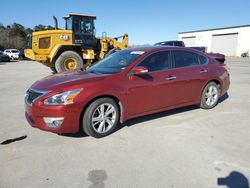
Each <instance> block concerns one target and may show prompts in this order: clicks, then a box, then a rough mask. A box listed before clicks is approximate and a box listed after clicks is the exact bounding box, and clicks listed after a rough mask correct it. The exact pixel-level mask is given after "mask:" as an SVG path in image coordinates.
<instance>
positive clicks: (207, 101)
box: [200, 82, 220, 109]
mask: <svg viewBox="0 0 250 188" xmlns="http://www.w3.org/2000/svg"><path fill="white" fill-rule="evenodd" d="M219 96H220V87H219V85H218V84H216V83H215V82H209V83H208V84H207V85H206V87H205V88H204V89H203V92H202V96H201V103H200V107H201V108H202V109H211V108H214V107H215V106H216V105H217V104H218V100H219Z"/></svg>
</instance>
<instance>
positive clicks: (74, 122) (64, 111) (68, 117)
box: [25, 102, 81, 133]
mask: <svg viewBox="0 0 250 188" xmlns="http://www.w3.org/2000/svg"><path fill="white" fill-rule="evenodd" d="M25 116H26V119H27V121H28V122H29V124H30V125H31V126H32V127H34V128H38V129H41V130H44V131H49V132H54V133H76V132H79V130H80V126H79V123H80V116H81V109H80V108H79V107H78V106H77V105H74V104H72V105H67V106H46V105H44V104H39V103H37V102H35V103H32V105H29V104H27V103H25ZM44 117H53V118H56V117H63V122H62V124H61V126H60V127H58V128H52V127H49V126H48V125H47V124H46V123H45V121H44Z"/></svg>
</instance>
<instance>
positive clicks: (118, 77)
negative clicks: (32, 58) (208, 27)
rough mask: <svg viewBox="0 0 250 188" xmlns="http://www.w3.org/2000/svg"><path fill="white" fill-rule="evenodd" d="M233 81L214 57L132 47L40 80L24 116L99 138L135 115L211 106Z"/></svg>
mask: <svg viewBox="0 0 250 188" xmlns="http://www.w3.org/2000/svg"><path fill="white" fill-rule="evenodd" d="M223 57H224V56H223ZM229 85H230V79H229V69H228V67H227V65H226V64H225V63H224V60H222V61H221V60H219V59H218V58H216V56H215V55H214V56H210V55H209V54H205V53H202V52H199V51H196V50H193V49H189V48H182V47H158V46H156V47H147V48H131V49H126V50H122V51H119V52H116V53H113V54H111V55H109V56H108V57H106V58H104V59H103V60H101V61H99V62H97V63H96V64H94V65H92V66H91V67H89V68H87V69H86V70H85V71H80V70H79V71H74V72H64V73H59V74H55V75H51V76H48V77H46V78H43V79H41V80H39V81H37V82H35V83H34V84H33V85H32V86H31V87H30V88H29V89H28V90H27V92H26V95H25V115H26V119H27V121H28V122H29V124H30V125H31V126H32V127H35V128H39V129H41V130H45V131H50V132H54V133H76V132H79V131H84V132H85V133H86V134H88V135H90V136H93V137H95V138H100V137H104V136H107V135H109V134H111V133H112V132H113V131H114V129H115V128H116V127H117V126H119V123H123V122H125V121H126V120H128V119H131V118H135V117H139V116H144V115H147V114H152V113H156V112H160V111H165V110H169V109H174V108H179V107H183V106H188V105H198V106H200V107H201V108H203V109H211V108H213V107H215V106H216V105H217V103H218V100H219V98H220V97H221V96H222V95H224V94H225V93H226V92H227V90H228V88H229Z"/></svg>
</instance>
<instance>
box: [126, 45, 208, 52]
mask: <svg viewBox="0 0 250 188" xmlns="http://www.w3.org/2000/svg"><path fill="white" fill-rule="evenodd" d="M127 50H129V51H144V52H148V53H151V52H155V51H160V50H185V51H190V52H194V53H198V54H201V53H202V52H200V51H199V50H196V49H192V48H188V47H180V46H147V47H135V48H127ZM202 54H203V53H202Z"/></svg>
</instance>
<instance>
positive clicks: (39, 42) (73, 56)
mask: <svg viewBox="0 0 250 188" xmlns="http://www.w3.org/2000/svg"><path fill="white" fill-rule="evenodd" d="M53 18H54V21H55V30H46V31H38V32H33V33H32V35H28V37H27V49H25V56H26V57H28V58H30V59H32V60H35V61H39V62H41V63H42V64H44V65H46V66H48V67H50V68H51V69H52V70H53V71H55V72H63V71H66V70H75V69H77V70H79V69H81V68H84V67H87V66H89V65H91V64H92V63H94V62H96V61H98V60H100V59H102V58H104V57H105V56H107V55H109V54H111V53H113V52H115V51H118V50H122V49H125V48H127V47H128V35H127V34H124V35H123V36H121V37H117V38H110V37H107V34H106V33H103V34H102V38H96V36H95V31H96V29H95V25H94V20H95V19H96V16H94V15H83V14H69V15H68V16H66V17H64V19H65V21H66V25H65V30H61V29H58V24H57V19H56V17H53ZM120 38H122V39H121V41H119V39H120Z"/></svg>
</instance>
